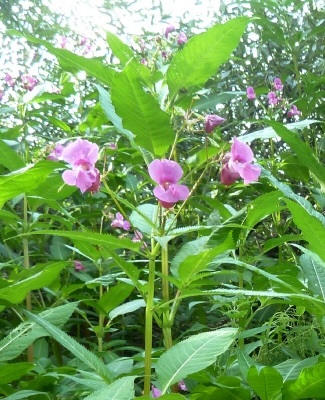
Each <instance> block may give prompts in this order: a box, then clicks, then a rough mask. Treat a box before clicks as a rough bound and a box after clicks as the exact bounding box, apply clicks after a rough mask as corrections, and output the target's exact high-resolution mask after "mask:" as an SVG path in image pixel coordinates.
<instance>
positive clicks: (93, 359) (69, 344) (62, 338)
mask: <svg viewBox="0 0 325 400" xmlns="http://www.w3.org/2000/svg"><path fill="white" fill-rule="evenodd" d="M23 313H24V314H25V315H26V316H27V317H28V318H29V319H30V320H31V321H34V322H36V323H37V324H39V325H40V326H41V327H42V328H44V329H45V330H46V331H47V332H48V333H49V334H50V335H51V336H52V337H53V338H54V339H55V340H56V341H57V342H59V343H60V344H61V345H62V346H63V347H65V348H66V349H67V350H69V351H70V352H71V353H72V354H73V355H74V356H75V357H77V358H78V359H79V360H80V361H82V362H83V363H84V364H86V365H88V367H90V368H91V369H93V370H94V371H95V372H96V373H97V374H98V375H99V376H100V377H101V378H102V379H103V380H104V381H106V382H108V383H110V382H111V381H112V377H111V374H110V372H109V369H108V368H107V366H106V365H105V364H104V363H103V361H102V360H101V359H100V358H98V357H97V356H96V355H95V354H94V353H92V352H91V351H89V350H87V349H86V348H85V347H83V346H82V345H81V344H79V343H78V342H77V341H76V340H75V339H73V338H72V337H71V336H69V335H67V334H66V333H65V332H64V331H62V330H61V329H59V328H57V327H56V326H55V325H53V324H51V323H50V322H48V321H46V320H45V319H44V318H42V317H40V316H38V315H35V314H32V313H30V312H29V311H27V310H23Z"/></svg>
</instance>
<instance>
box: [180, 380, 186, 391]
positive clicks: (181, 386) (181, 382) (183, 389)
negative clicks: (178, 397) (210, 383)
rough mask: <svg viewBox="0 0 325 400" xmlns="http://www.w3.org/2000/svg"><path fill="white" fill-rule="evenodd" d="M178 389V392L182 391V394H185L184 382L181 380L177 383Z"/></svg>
mask: <svg viewBox="0 0 325 400" xmlns="http://www.w3.org/2000/svg"><path fill="white" fill-rule="evenodd" d="M178 387H179V388H180V390H182V391H183V392H187V387H186V385H185V382H184V381H183V380H181V381H179V382H178Z"/></svg>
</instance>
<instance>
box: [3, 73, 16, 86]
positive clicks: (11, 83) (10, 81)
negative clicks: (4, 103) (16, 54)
mask: <svg viewBox="0 0 325 400" xmlns="http://www.w3.org/2000/svg"><path fill="white" fill-rule="evenodd" d="M5 82H6V83H7V85H8V86H10V87H13V86H15V81H14V80H13V77H12V76H11V75H10V74H8V73H7V74H6V75H5Z"/></svg>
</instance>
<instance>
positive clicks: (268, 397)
mask: <svg viewBox="0 0 325 400" xmlns="http://www.w3.org/2000/svg"><path fill="white" fill-rule="evenodd" d="M247 382H248V384H249V385H250V387H251V388H252V389H253V390H254V391H255V393H256V394H257V395H258V396H259V397H260V398H261V400H273V399H274V398H275V396H277V395H278V394H279V393H281V389H282V386H283V381H282V376H281V375H280V373H279V372H278V371H277V370H276V369H275V368H273V367H264V368H261V369H260V370H258V369H257V368H256V367H251V368H250V369H249V371H248V374H247Z"/></svg>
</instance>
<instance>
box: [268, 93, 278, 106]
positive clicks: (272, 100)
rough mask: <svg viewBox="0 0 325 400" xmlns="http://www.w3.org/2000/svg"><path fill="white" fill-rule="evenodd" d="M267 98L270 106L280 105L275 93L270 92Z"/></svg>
mask: <svg viewBox="0 0 325 400" xmlns="http://www.w3.org/2000/svg"><path fill="white" fill-rule="evenodd" d="M267 98H268V99H269V105H270V106H271V105H276V104H278V98H277V97H276V93H275V92H269V93H268V94H267Z"/></svg>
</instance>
